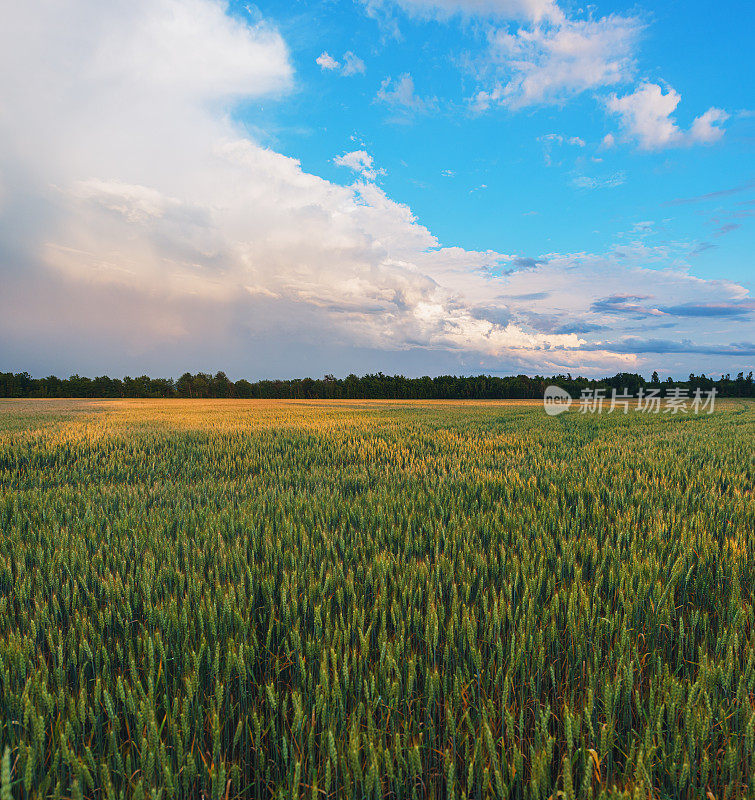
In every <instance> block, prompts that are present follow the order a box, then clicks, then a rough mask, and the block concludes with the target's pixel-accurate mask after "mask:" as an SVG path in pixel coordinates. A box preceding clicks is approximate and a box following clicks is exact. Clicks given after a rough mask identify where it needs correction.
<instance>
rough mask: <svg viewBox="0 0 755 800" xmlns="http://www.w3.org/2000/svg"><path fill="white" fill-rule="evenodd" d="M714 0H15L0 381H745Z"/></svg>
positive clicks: (740, 92) (751, 130)
mask: <svg viewBox="0 0 755 800" xmlns="http://www.w3.org/2000/svg"><path fill="white" fill-rule="evenodd" d="M754 16H755V12H753V11H752V8H751V7H750V5H749V3H748V2H745V0H741V1H740V0H734V1H732V2H729V1H727V2H726V3H714V2H712V1H709V0H685V2H681V0H679V1H677V0H667V1H666V2H653V3H650V2H645V3H637V4H629V3H624V2H599V3H595V4H591V5H584V6H581V5H579V4H573V3H567V2H559V0H466V1H465V2H463V1H462V0H320V1H317V0H315V1H313V2H296V1H294V2H290V1H289V2H259V3H257V4H252V3H244V2H235V0H234V2H231V3H226V2H220V0H109V2H107V3H102V2H95V1H94V0H69V2H67V3H65V4H61V3H59V2H56V1H55V0H28V2H24V3H17V4H13V5H9V6H8V8H7V9H5V10H4V12H3V17H4V23H3V26H2V28H0V74H2V75H3V79H2V81H0V370H4V371H8V370H12V371H22V370H27V371H29V372H30V373H32V375H35V376H44V375H48V374H57V375H70V374H73V373H78V374H86V375H100V374H109V375H113V376H120V375H124V374H131V375H135V374H144V373H146V374H150V375H153V376H158V375H159V376H171V375H172V376H177V375H180V374H181V373H182V372H184V371H187V370H188V371H191V372H196V371H200V370H201V371H208V372H216V371H218V370H224V371H226V372H227V373H228V374H229V375H230V376H231V377H232V378H240V377H246V378H249V379H258V378H271V377H281V378H290V377H302V376H307V375H308V376H312V377H321V376H322V375H324V374H326V373H332V374H335V375H339V376H343V375H346V374H348V373H351V372H354V373H357V374H364V373H366V372H377V371H382V372H384V373H390V374H393V373H403V374H405V375H425V374H428V375H436V374H446V373H454V374H467V375H469V374H481V373H485V374H494V375H507V374H519V373H524V374H530V375H534V374H544V375H552V374H565V373H567V372H568V373H571V374H573V375H575V374H582V375H590V376H596V375H597V376H600V375H609V374H614V373H616V372H619V371H626V372H640V373H642V374H644V375H646V376H649V375H650V373H651V372H652V371H653V370H657V371H658V372H659V373H660V374H661V376H663V377H665V376H668V375H671V376H674V377H679V378H682V377H686V376H687V375H688V374H689V373H690V372H694V373H695V374H699V373H701V372H704V373H706V374H708V375H713V376H715V377H717V376H718V375H720V374H721V373H726V372H730V373H732V374H736V373H738V372H740V371H744V372H745V373H747V372H748V371H750V370H751V369H753V364H754V363H755V323H754V319H755V294H754V292H753V278H754V277H755V257H754V256H753V254H754V253H755V50H754V49H753V48H752V47H751V32H752V28H753V22H754V21H755V19H754Z"/></svg>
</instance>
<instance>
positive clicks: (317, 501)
mask: <svg viewBox="0 0 755 800" xmlns="http://www.w3.org/2000/svg"><path fill="white" fill-rule="evenodd" d="M753 423H755V407H753V405H747V404H742V403H738V404H737V403H728V404H727V403H720V404H719V408H718V409H717V411H716V413H715V414H713V415H711V416H707V415H705V416H697V417H696V416H694V415H687V416H679V417H672V416H670V415H660V416H656V415H642V414H639V413H635V412H632V413H630V414H628V415H627V416H624V415H617V414H613V415H610V416H609V415H603V416H589V415H588V416H584V415H580V414H578V413H574V412H568V413H566V414H563V415H562V416H559V417H557V418H549V417H546V415H545V414H544V413H543V411H542V408H541V407H540V406H539V405H527V404H516V403H508V404H507V403H426V404H423V403H367V402H359V403H327V402H322V403H317V402H309V403H296V402H289V403H287V402H279V403H275V402H264V401H261V402H254V401H251V402H244V401H228V402H225V401H195V402H191V401H130V402H111V403H96V402H89V403H85V402H83V401H82V402H76V401H66V402H64V403H60V404H57V403H54V402H46V403H34V402H32V401H29V402H6V403H3V404H2V405H0V524H1V525H2V533H3V535H2V540H0V584H1V585H2V592H0V752H3V753H7V756H6V758H4V760H3V764H2V782H3V786H2V792H3V794H2V796H3V798H4V797H6V796H7V790H8V785H7V781H8V778H9V779H10V781H11V782H12V788H11V791H12V795H13V796H15V797H19V798H24V800H26V799H27V798H32V797H39V798H42V797H57V798H69V797H76V798H80V797H81V798H84V797H86V798H132V797H133V798H147V797H154V798H157V797H161V798H174V797H177V798H199V797H200V796H201V793H202V792H204V794H205V796H206V797H207V798H213V800H219V798H228V800H230V799H231V798H242V797H243V798H267V797H274V798H296V797H305V796H306V797H312V798H322V799H323V800H326V798H367V797H369V798H379V797H397V798H398V797H406V798H424V797H436V798H451V797H453V798H465V797H466V798H470V800H471V798H488V797H500V798H503V797H512V798H533V800H534V798H549V797H554V798H556V797H560V798H565V800H571V798H579V799H580V800H582V799H583V798H589V797H602V796H605V797H608V796H612V797H613V796H617V797H618V796H621V797H624V796H626V797H634V796H637V797H643V798H648V797H655V798H662V797H680V798H690V799H691V798H699V797H705V796H706V792H709V793H710V795H712V796H713V797H715V798H717V799H718V800H720V799H721V798H727V800H728V799H730V798H749V797H753V796H755V741H754V740H755V704H754V703H755V701H754V697H755V627H754V622H755V615H754V612H753V590H754V589H755V502H754V500H753V475H754V474H755V461H754V456H753V452H754V451H753V445H752V442H753V433H754V432H755V425H754V424H753ZM6 767H7V769H6ZM560 793H563V794H560Z"/></svg>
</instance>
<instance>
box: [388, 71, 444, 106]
mask: <svg viewBox="0 0 755 800" xmlns="http://www.w3.org/2000/svg"><path fill="white" fill-rule="evenodd" d="M377 99H378V100H380V101H381V102H382V103H385V104H386V105H388V106H390V107H391V108H393V109H395V110H396V111H399V112H403V113H405V114H406V113H416V114H422V113H425V112H428V111H432V110H433V109H434V108H436V107H437V100H436V99H435V98H434V97H433V98H426V97H420V96H419V95H418V94H417V93H416V92H415V90H414V79H413V78H412V76H411V75H410V74H409V73H408V72H405V73H404V74H403V75H400V76H399V77H398V78H397V79H396V80H395V81H394V80H393V78H390V77H388V78H385V79H384V80H383V82H382V83H381V84H380V89H379V90H378V93H377Z"/></svg>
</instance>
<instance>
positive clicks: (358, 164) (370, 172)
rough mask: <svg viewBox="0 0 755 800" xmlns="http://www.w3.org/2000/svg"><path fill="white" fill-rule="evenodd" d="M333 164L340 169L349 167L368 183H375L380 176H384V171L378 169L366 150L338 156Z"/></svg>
mask: <svg viewBox="0 0 755 800" xmlns="http://www.w3.org/2000/svg"><path fill="white" fill-rule="evenodd" d="M333 163H334V164H335V165H336V166H339V167H348V168H349V169H351V170H354V172H357V173H359V174H360V175H361V176H362V177H363V178H366V179H367V180H368V181H374V180H375V178H377V176H378V175H384V174H385V170H384V169H376V168H375V165H374V161H373V158H372V156H371V155H370V154H369V153H368V152H367V151H366V150H354V151H353V152H351V153H344V154H343V155H342V156H336V157H335V158H334V159H333Z"/></svg>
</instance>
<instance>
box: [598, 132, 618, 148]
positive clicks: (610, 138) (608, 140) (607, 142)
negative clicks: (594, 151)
mask: <svg viewBox="0 0 755 800" xmlns="http://www.w3.org/2000/svg"><path fill="white" fill-rule="evenodd" d="M615 144H616V139H615V138H614V135H613V134H612V133H607V134H606V135H605V136H604V137H603V139H602V141H601V143H600V146H601V148H602V149H603V150H610V149H611V148H612V147H613V146H614V145H615Z"/></svg>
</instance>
